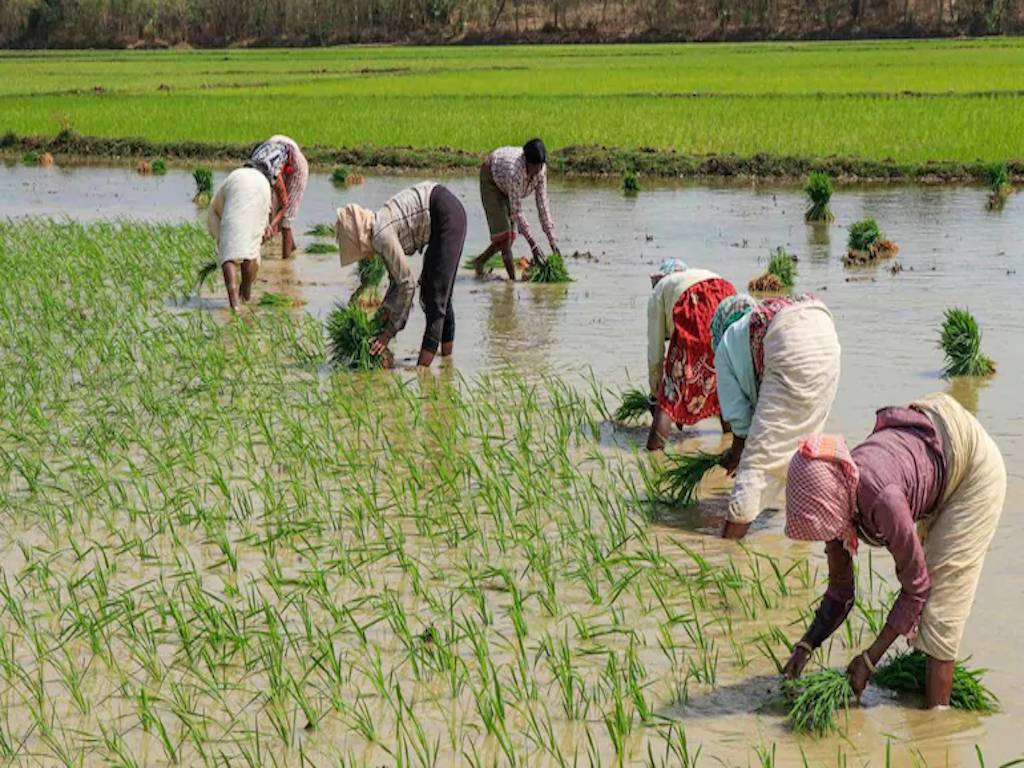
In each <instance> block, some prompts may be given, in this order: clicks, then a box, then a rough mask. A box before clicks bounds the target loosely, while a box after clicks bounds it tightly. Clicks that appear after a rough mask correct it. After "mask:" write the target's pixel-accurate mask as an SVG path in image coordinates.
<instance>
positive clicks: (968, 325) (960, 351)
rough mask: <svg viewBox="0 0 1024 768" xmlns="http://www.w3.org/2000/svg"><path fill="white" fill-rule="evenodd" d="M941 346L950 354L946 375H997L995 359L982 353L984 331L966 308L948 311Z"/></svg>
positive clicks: (940, 338) (944, 374)
mask: <svg viewBox="0 0 1024 768" xmlns="http://www.w3.org/2000/svg"><path fill="white" fill-rule="evenodd" d="M939 346H940V347H941V348H942V351H943V352H944V353H945V355H946V362H945V365H944V367H943V369H942V375H943V376H946V377H952V376H989V375H991V374H993V373H995V370H996V366H995V363H993V362H992V358H990V357H989V356H988V355H986V354H985V353H983V352H982V351H981V329H980V328H978V321H977V320H975V319H974V315H972V314H971V313H970V312H968V311H967V310H966V309H958V308H953V309H947V310H946V314H945V316H944V319H943V321H942V331H941V333H940V336H939Z"/></svg>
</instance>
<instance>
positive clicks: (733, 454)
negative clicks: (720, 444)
mask: <svg viewBox="0 0 1024 768" xmlns="http://www.w3.org/2000/svg"><path fill="white" fill-rule="evenodd" d="M745 444H746V438H744V437H740V436H739V435H733V436H732V445H731V446H729V449H728V450H727V451H726V452H725V455H724V456H723V457H722V460H721V461H720V462H719V466H720V467H721V468H722V469H724V470H725V472H726V474H727V475H729V477H734V476H735V475H736V469H737V468H738V467H739V465H740V459H742V458H743V446H744V445H745Z"/></svg>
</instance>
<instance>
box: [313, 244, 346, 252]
mask: <svg viewBox="0 0 1024 768" xmlns="http://www.w3.org/2000/svg"><path fill="white" fill-rule="evenodd" d="M337 252H338V246H337V245H335V244H334V243H310V244H309V245H307V246H306V253H337Z"/></svg>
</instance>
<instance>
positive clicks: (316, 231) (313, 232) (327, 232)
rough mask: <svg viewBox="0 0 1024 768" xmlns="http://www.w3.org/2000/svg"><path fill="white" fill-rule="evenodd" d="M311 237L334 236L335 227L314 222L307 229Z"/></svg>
mask: <svg viewBox="0 0 1024 768" xmlns="http://www.w3.org/2000/svg"><path fill="white" fill-rule="evenodd" d="M306 234H307V235H309V236H310V237H334V227H333V226H331V225H330V224H314V225H313V226H312V227H310V228H309V229H307V230H306Z"/></svg>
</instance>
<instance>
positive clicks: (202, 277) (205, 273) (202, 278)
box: [192, 261, 220, 294]
mask: <svg viewBox="0 0 1024 768" xmlns="http://www.w3.org/2000/svg"><path fill="white" fill-rule="evenodd" d="M219 268H220V266H219V265H218V264H217V262H216V261H208V262H206V263H205V264H203V266H201V267H200V268H199V271H198V272H197V273H196V282H195V287H194V288H193V289H192V292H193V293H196V294H198V293H199V291H201V290H202V288H203V284H204V283H205V282H206V280H207V278H209V277H210V275H212V274H213V273H214V272H216V271H217V270H218V269H219Z"/></svg>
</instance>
